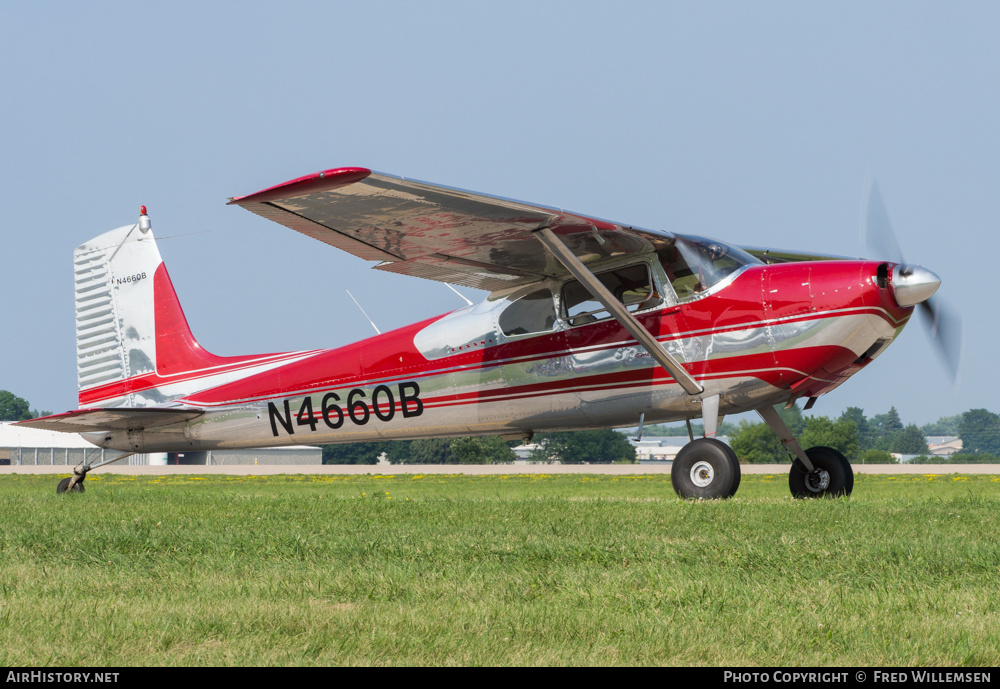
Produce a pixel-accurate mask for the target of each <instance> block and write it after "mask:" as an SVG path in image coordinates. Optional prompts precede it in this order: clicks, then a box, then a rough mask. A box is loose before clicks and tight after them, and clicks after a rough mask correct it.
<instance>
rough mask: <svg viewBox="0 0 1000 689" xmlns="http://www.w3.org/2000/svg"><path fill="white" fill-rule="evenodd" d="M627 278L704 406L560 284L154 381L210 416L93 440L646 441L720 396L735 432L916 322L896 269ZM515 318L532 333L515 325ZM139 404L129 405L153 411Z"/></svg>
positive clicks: (661, 268)
mask: <svg viewBox="0 0 1000 689" xmlns="http://www.w3.org/2000/svg"><path fill="white" fill-rule="evenodd" d="M633 266H641V267H644V268H645V269H646V271H647V272H648V276H649V280H650V285H649V294H648V295H645V296H644V297H643V299H642V300H641V301H639V300H637V302H636V303H635V304H634V307H635V310H634V312H633V314H634V315H635V316H636V318H637V319H638V320H639V321H640V323H642V325H643V326H645V328H646V329H648V330H649V331H650V332H651V333H652V334H653V335H654V336H655V337H656V338H657V340H658V341H659V342H660V343H661V345H662V346H663V347H665V348H666V349H667V351H668V352H669V353H670V354H671V355H673V356H674V357H675V358H676V359H678V360H679V361H680V362H682V363H683V365H684V367H685V368H686V369H687V371H688V372H689V373H690V374H691V375H692V376H693V377H694V378H695V379H696V380H697V381H698V382H699V383H700V384H701V385H702V386H703V387H704V393H703V394H702V395H689V394H688V393H687V392H685V391H684V390H683V389H682V388H681V387H680V386H679V385H678V384H677V383H676V381H674V380H673V378H671V376H670V375H669V374H668V373H666V371H664V370H663V369H662V368H660V367H659V366H658V365H657V364H656V363H655V362H654V361H653V360H652V357H650V355H649V354H648V353H647V352H646V350H645V349H643V348H642V347H641V346H640V345H638V343H637V342H636V341H635V340H634V339H632V338H631V337H630V336H629V335H628V334H627V333H626V331H625V330H624V329H623V328H622V327H621V326H620V325H619V324H618V322H617V321H616V320H614V319H613V318H610V317H608V316H607V315H606V314H605V315H602V314H601V313H600V312H595V313H584V312H583V311H581V310H579V309H577V315H574V314H573V311H572V309H573V308H576V307H574V306H571V305H570V302H571V301H572V286H571V285H570V283H572V282H573V281H572V280H569V279H563V280H561V281H551V280H550V281H542V282H539V283H537V284H536V285H532V286H531V287H528V288H520V289H518V290H513V291H511V292H509V293H502V292H501V293H494V294H492V295H490V297H489V298H487V299H486V300H484V301H483V302H481V303H479V304H475V305H473V306H469V307H466V308H463V309H459V310H457V311H453V312H451V313H449V314H446V315H443V316H439V317H436V318H431V319H428V320H426V321H422V322H420V323H415V324H413V325H410V326H406V327H404V328H400V329H398V330H395V331H392V332H388V333H384V334H381V335H378V336H376V337H372V338H369V339H366V340H363V341H361V342H356V343H353V344H350V345H347V346H345V347H339V348H336V349H329V350H317V351H309V352H296V353H286V354H276V355H267V356H266V357H238V358H230V359H226V358H214V359H206V360H205V364H204V365H203V366H201V368H196V369H191V368H190V366H188V367H187V368H188V370H186V371H184V372H180V371H181V370H182V369H183V368H184V367H178V371H179V372H178V373H177V374H176V375H174V376H173V377H172V378H170V377H169V376H163V375H160V372H159V371H158V372H157V374H156V375H157V383H156V385H153V384H152V383H150V389H155V390H156V391H157V392H158V394H163V391H164V390H168V391H170V392H169V395H168V397H169V398H170V399H169V400H167V401H166V402H167V403H168V404H169V405H179V406H183V407H194V408H198V409H203V410H204V411H205V413H204V414H203V415H202V416H200V417H199V418H197V419H192V420H190V421H186V422H183V423H179V424H174V425H172V426H164V427H159V428H152V429H150V428H147V429H145V430H143V431H136V432H132V431H114V432H109V433H101V434H87V436H86V437H88V439H90V440H91V441H92V442H94V443H95V444H98V445H100V446H102V447H108V448H115V449H122V450H140V451H146V452H157V451H182V450H185V449H187V450H210V449H217V448H237V447H263V446H274V445H291V444H326V443H346V442H358V441H366V440H373V439H406V438H421V437H444V436H468V435H484V434H502V435H509V436H511V437H520V436H522V435H524V434H526V433H528V432H532V431H535V432H537V431H547V430H558V429H579V428H609V427H617V426H624V425H636V424H637V423H638V422H639V417H640V414H645V420H646V422H666V421H672V420H680V419H686V418H699V417H700V416H701V413H702V412H701V399H702V398H703V397H708V396H711V395H716V394H718V395H719V396H720V407H719V411H720V414H732V413H738V412H743V411H747V410H750V409H755V408H759V407H761V406H763V405H768V404H777V403H781V402H785V401H787V400H788V399H789V398H792V397H803V398H805V397H816V396H819V395H822V394H825V393H827V392H829V391H830V390H832V389H834V388H835V387H837V386H838V385H840V384H841V383H843V382H844V381H845V380H846V379H847V378H849V377H850V376H851V375H853V374H854V373H856V372H857V371H859V370H860V369H861V368H863V367H864V366H866V365H867V364H868V363H870V362H871V360H872V359H874V358H875V357H876V356H878V355H879V354H880V353H881V352H882V351H884V349H885V347H886V346H888V344H889V343H891V342H892V340H893V339H894V338H895V337H896V336H897V335H898V334H899V332H900V331H901V330H902V328H903V326H904V325H905V324H906V322H907V321H908V319H909V317H910V315H911V314H912V311H913V309H912V307H905V308H904V307H900V306H899V305H897V303H896V301H895V299H894V297H893V293H892V290H891V285H890V284H889V281H890V278H888V277H887V274H888V273H887V269H886V264H884V263H881V264H880V263H879V262H875V261H860V260H859V261H821V262H800V263H787V264H776V265H764V264H761V263H750V264H745V265H741V266H739V267H738V269H735V270H733V271H732V272H731V273H729V274H728V275H726V276H724V277H722V278H721V279H718V280H717V281H715V282H714V284H712V285H711V286H710V287H708V288H707V289H705V288H703V289H700V290H698V289H692V290H691V292H690V293H689V294H686V295H680V294H679V293H680V288H678V287H677V284H678V282H677V280H676V279H675V277H674V276H672V275H671V274H670V268H669V266H666V265H665V264H664V262H663V257H662V256H660V257H658V256H657V255H656V254H650V255H647V256H640V257H632V258H630V259H628V260H623V259H618V260H616V261H614V262H611V263H608V264H607V265H598V266H596V267H595V268H594V273H595V274H598V275H600V274H601V273H602V271H604V272H605V273H606V274H610V272H614V271H616V270H619V269H621V270H619V272H622V273H624V272H625V270H626V269H627V268H629V267H633ZM880 266H881V268H880ZM635 270H636V271H637V272H640V273H641V269H639V268H636V269H635ZM166 280H167V282H168V283H169V278H166ZM672 283H673V287H672ZM700 286H701V284H700V283H699V287H700ZM171 290H172V288H171ZM633 291H634V290H633ZM546 293H548V294H550V295H551V299H552V304H551V311H552V314H553V316H554V317H548V318H538V317H537V315H538V313H540V311H539V309H541V313H542V314H543V315H544V313H547V312H548V309H549V306H548V305H546V304H545V303H544V298H539V297H538V296H537V295H538V294H543V295H544V294H546ZM530 299H536V300H538V303H537V304H533V303H529V301H528V300H530ZM623 303H625V302H624V301H623ZM518 304H520V306H516V305H518ZM515 306H516V308H517V309H520V310H521V311H520V312H518V313H521V314H522V315H519V316H516V317H515V316H513V315H512V314H514V313H515V312H514V311H512V309H514V308H515ZM526 307H530V308H526ZM522 312H523V313H522ZM505 314H506V315H505ZM579 314H583V315H579ZM165 317H166V316H164V318H165ZM181 318H183V316H181ZM516 318H523V319H525V327H520V326H519V325H518V324H517V323H516V322H514V321H515V320H516ZM159 328H160V325H159V323H158V325H157V329H159ZM522 331H525V332H522ZM209 356H210V355H209ZM164 381H167V382H169V385H166V384H164ZM141 387H142V386H141V384H135V385H132V386H131V387H130V389H129V394H133V395H142V394H143V391H142V389H141ZM120 392H121V390H120V389H119V390H117V391H110V392H107V393H95V392H94V391H89V392H88V391H81V405H82V406H84V405H89V406H94V407H98V406H101V405H102V404H106V403H107V402H108V400H109V399H110V397H107V396H106V397H104V398H101V395H102V394H106V395H117V394H119V393H120ZM85 394H86V395H87V396H86V397H85Z"/></svg>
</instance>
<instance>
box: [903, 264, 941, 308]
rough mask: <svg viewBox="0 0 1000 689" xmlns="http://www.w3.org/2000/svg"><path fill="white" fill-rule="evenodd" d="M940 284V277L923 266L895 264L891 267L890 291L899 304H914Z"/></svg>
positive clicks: (924, 299)
mask: <svg viewBox="0 0 1000 689" xmlns="http://www.w3.org/2000/svg"><path fill="white" fill-rule="evenodd" d="M940 286H941V278H939V277H938V276H937V275H935V274H934V273H933V272H932V271H930V270H927V269H926V268H924V267H923V266H908V265H905V264H900V265H897V266H896V267H895V268H893V269H892V293H893V296H894V297H895V298H896V303H897V304H899V305H900V306H916V305H917V304H919V303H920V302H922V301H926V300H927V299H929V298H930V296H931V295H932V294H934V293H935V292H937V288H938V287H940Z"/></svg>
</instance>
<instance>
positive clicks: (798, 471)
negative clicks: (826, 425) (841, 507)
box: [788, 447, 854, 498]
mask: <svg viewBox="0 0 1000 689" xmlns="http://www.w3.org/2000/svg"><path fill="white" fill-rule="evenodd" d="M806 456H807V457H808V458H809V461H810V462H812V464H813V466H814V467H816V470H815V471H807V470H806V467H805V465H804V464H803V463H802V461H801V460H799V459H796V460H795V461H794V462H793V463H792V470H791V472H789V474H788V487H789V489H791V491H792V495H794V496H795V497H796V498H822V497H825V496H830V497H838V496H841V495H843V496H848V495H850V494H851V491H852V490H854V470H853V469H851V463H850V462H848V461H847V458H846V457H844V455H842V454H840V453H839V452H837V451H836V450H834V449H833V448H832V447H810V448H809V449H808V450H806Z"/></svg>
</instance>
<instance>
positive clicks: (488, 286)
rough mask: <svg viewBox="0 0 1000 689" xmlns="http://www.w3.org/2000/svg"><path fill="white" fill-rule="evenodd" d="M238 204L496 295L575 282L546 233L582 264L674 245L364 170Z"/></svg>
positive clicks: (625, 229) (359, 252) (605, 224)
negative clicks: (545, 282)
mask: <svg viewBox="0 0 1000 689" xmlns="http://www.w3.org/2000/svg"><path fill="white" fill-rule="evenodd" d="M229 203H230V204H235V205H238V206H242V207H243V208H246V209H247V210H249V211H251V212H252V213H256V214H257V215H260V216H261V217H264V218H268V219H269V220H274V221H275V222H278V223H280V224H282V225H285V226H286V227H290V228H291V229H293V230H296V231H297V232H301V233H302V234H305V235H307V236H309V237H313V238H314V239H318V240H320V241H321V242H324V243H326V244H330V245H331V246H335V247H337V248H338V249H343V250H344V251H347V252H349V253H352V254H354V255H355V256H358V257H360V258H363V259H366V260H370V261H381V263H380V264H379V265H377V266H375V268H377V269H379V270H385V271H388V272H392V273H401V274H404V275H412V276H415V277H422V278H427V279H430V280H438V281H441V282H449V283H454V284H457V285H464V286H466V287H473V288H477V289H484V290H489V291H495V290H499V289H504V288H509V287H516V286H519V285H523V284H528V283H532V282H537V281H538V280H541V279H544V278H546V277H557V276H563V275H566V270H565V268H564V267H563V265H562V264H561V263H560V262H559V261H557V260H555V259H554V257H553V256H552V255H551V253H550V252H548V251H545V250H544V248H543V247H542V246H541V245H540V243H539V241H538V239H536V238H535V237H534V236H533V233H534V232H535V231H537V230H540V229H541V228H543V227H545V228H548V229H550V230H552V232H553V233H555V234H556V235H557V236H558V237H559V238H560V239H561V240H562V242H563V243H565V244H566V245H567V246H568V247H569V248H570V250H571V251H572V252H573V254H574V255H576V257H577V258H579V259H580V260H581V261H582V262H583V263H592V262H594V261H599V260H602V259H607V258H613V257H615V256H620V255H623V254H628V253H641V252H645V251H649V250H652V249H654V248H658V247H659V246H661V245H665V244H668V243H669V242H670V241H671V239H672V238H673V235H672V234H671V233H668V232H656V231H653V230H644V229H637V228H634V227H631V226H628V225H623V224H619V223H614V222H609V221H607V220H600V219H598V218H592V217H588V216H584V215H580V214H577V213H570V212H568V211H564V210H562V209H559V208H550V207H547V206H540V205H536V204H530V203H524V202H521V201H513V200H511V199H505V198H500V197H497V196H489V195H485V194H478V193H475V192H471V191H465V190H462V189H454V188H451V187H445V186H440V185H436V184H429V183H427V182H419V181H416V180H410V179H405V178H403V177H396V176H393V175H386V174H383V173H378V172H372V171H371V170H367V169H365V168H337V169H332V170H325V171H323V172H318V173H315V174H312V175H306V176H304V177H299V178H298V179H293V180H291V181H289V182H285V183H283V184H279V185H276V186H273V187H269V188H268V189H264V190H262V191H258V192H256V193H254V194H249V195H247V196H240V197H236V198H233V199H230V200H229Z"/></svg>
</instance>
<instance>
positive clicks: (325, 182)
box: [226, 167, 372, 206]
mask: <svg viewBox="0 0 1000 689" xmlns="http://www.w3.org/2000/svg"><path fill="white" fill-rule="evenodd" d="M371 173H372V171H371V170H369V169H368V168H364V167H340V168H331V169H329V170H323V171H321V172H314V173H312V174H310V175H304V176H302V177H297V178H295V179H292V180H289V181H287V182H282V183H281V184H276V185H274V186H273V187H268V188H267V189H261V190H260V191H257V192H254V193H253V194H247V195H246V196H236V197H233V198H231V199H229V200H228V201H227V202H226V205H229V206H232V205H234V204H235V205H237V206H242V205H244V204H248V203H266V202H268V201H279V200H281V199H288V198H293V197H295V196H305V195H307V194H315V193H317V192H321V191H331V190H333V189H338V188H340V187H346V186H347V185H349V184H354V183H355V182H360V181H361V180H363V179H365V178H366V177H368V175H370V174H371Z"/></svg>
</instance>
